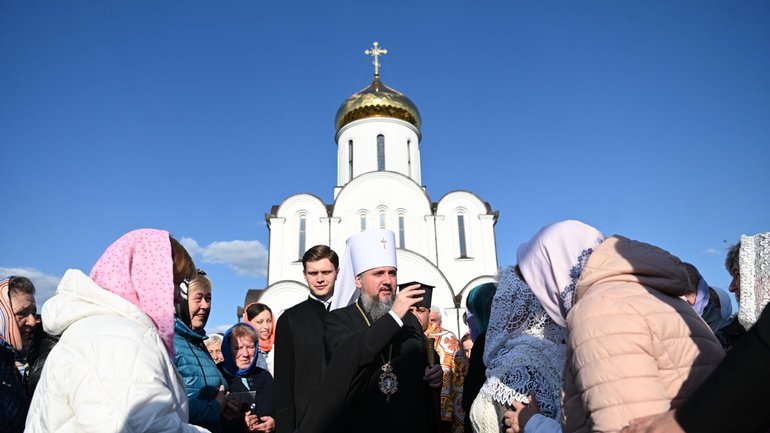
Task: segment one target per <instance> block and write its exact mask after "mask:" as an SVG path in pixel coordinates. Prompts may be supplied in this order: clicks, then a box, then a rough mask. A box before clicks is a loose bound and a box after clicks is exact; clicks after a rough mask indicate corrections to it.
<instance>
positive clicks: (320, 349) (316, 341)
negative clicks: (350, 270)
mask: <svg viewBox="0 0 770 433" xmlns="http://www.w3.org/2000/svg"><path fill="white" fill-rule="evenodd" d="M327 314H328V313H327V311H326V307H324V305H323V303H321V302H320V301H317V300H315V299H312V298H309V299H307V300H306V301H304V302H300V303H299V304H297V305H295V306H293V307H291V308H289V309H288V310H286V311H284V312H283V314H281V317H280V318H279V319H278V324H277V326H276V330H275V349H274V350H275V370H274V372H275V408H276V413H275V433H289V432H293V431H294V430H295V428H296V426H297V425H298V424H299V421H300V420H301V419H302V417H303V415H304V413H305V408H306V407H307V404H308V401H309V400H310V396H311V395H312V392H313V390H315V389H316V388H317V387H318V384H319V383H320V382H321V375H322V373H323V369H324V367H325V361H324V350H325V349H324V332H323V331H324V319H325V318H326V315H327Z"/></svg>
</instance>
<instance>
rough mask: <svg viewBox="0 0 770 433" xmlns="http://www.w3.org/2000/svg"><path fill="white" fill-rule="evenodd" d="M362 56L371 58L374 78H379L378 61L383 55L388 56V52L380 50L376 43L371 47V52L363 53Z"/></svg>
mask: <svg viewBox="0 0 770 433" xmlns="http://www.w3.org/2000/svg"><path fill="white" fill-rule="evenodd" d="M364 54H366V55H367V56H373V57H374V62H372V64H373V65H374V76H375V77H379V76H380V61H379V57H380V56H384V55H385V54H388V50H386V49H384V48H380V44H378V43H377V42H376V41H375V42H374V44H373V47H372V49H371V50H366V51H364Z"/></svg>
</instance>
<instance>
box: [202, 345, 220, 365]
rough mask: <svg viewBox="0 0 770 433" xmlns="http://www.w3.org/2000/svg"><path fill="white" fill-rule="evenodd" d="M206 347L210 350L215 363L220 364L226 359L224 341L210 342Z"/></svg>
mask: <svg viewBox="0 0 770 433" xmlns="http://www.w3.org/2000/svg"><path fill="white" fill-rule="evenodd" d="M206 348H207V349H208V350H209V354H210V355H211V359H213V360H214V362H215V363H217V364H219V363H220V362H222V361H224V360H225V358H224V357H223V356H222V342H216V343H209V344H208V346H206Z"/></svg>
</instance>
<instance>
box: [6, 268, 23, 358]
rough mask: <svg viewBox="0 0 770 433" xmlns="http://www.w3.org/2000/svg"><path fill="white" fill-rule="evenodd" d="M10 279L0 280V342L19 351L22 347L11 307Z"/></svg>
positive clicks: (19, 332) (17, 325)
mask: <svg viewBox="0 0 770 433" xmlns="http://www.w3.org/2000/svg"><path fill="white" fill-rule="evenodd" d="M10 282H11V277H8V278H4V279H3V280H0V340H3V341H4V342H5V343H7V344H9V345H10V346H12V347H13V348H14V349H15V350H17V351H20V350H21V349H22V348H23V346H24V341H23V340H22V338H21V331H20V330H19V324H18V323H17V322H16V316H15V315H14V314H13V308H12V307H11V294H10V286H9V284H10Z"/></svg>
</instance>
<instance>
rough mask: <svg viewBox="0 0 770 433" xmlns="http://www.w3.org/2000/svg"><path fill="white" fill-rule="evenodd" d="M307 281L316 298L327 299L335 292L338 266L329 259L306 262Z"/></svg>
mask: <svg viewBox="0 0 770 433" xmlns="http://www.w3.org/2000/svg"><path fill="white" fill-rule="evenodd" d="M304 275H305V281H307V286H308V287H310V292H312V293H313V296H315V297H316V298H319V299H322V300H324V301H326V300H327V299H329V298H330V297H331V296H332V295H333V294H334V283H335V282H336V281H337V268H335V267H334V264H333V263H332V262H331V260H329V259H321V260H318V261H316V262H307V263H305V273H304Z"/></svg>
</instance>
